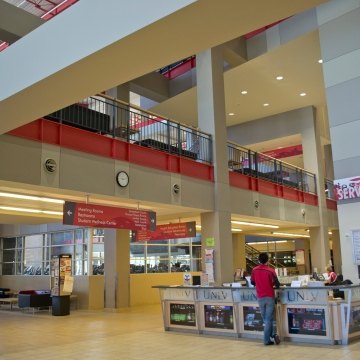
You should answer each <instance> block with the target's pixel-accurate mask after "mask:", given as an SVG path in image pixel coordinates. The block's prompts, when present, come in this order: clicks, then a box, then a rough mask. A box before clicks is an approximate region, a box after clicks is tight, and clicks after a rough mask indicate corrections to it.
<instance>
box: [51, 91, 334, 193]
mask: <svg viewBox="0 0 360 360" xmlns="http://www.w3.org/2000/svg"><path fill="white" fill-rule="evenodd" d="M46 118H48V119H50V120H55V121H59V122H61V123H64V124H68V125H71V126H75V127H79V128H83V129H85V130H88V131H93V132H97V133H100V134H103V135H105V136H112V137H115V138H120V139H123V140H124V141H127V142H130V143H133V144H137V145H140V146H145V147H149V148H154V149H157V150H160V151H165V152H169V153H171V154H175V155H178V156H182V157H187V158H189V159H192V160H196V161H201V162H205V163H208V164H211V163H212V138H211V135H209V134H206V133H204V132H202V131H200V130H198V129H196V128H193V127H190V126H186V125H183V124H181V123H178V122H176V121H173V120H170V119H166V118H164V117H162V116H159V115H157V114H155V113H152V112H149V111H146V110H143V109H141V108H139V107H137V106H135V105H130V104H127V103H125V102H122V101H120V100H117V99H114V98H111V97H108V96H106V95H97V96H94V97H90V98H87V99H85V100H83V101H81V102H79V103H77V104H73V105H70V106H68V107H66V108H64V109H61V110H58V111H56V112H54V113H52V114H50V115H48V116H47V117H46ZM228 166H229V169H231V170H232V171H236V172H239V173H241V174H244V175H248V176H253V177H256V178H260V179H264V180H268V181H271V182H275V183H278V184H281V185H284V186H288V187H291V188H295V189H298V190H301V191H303V192H307V193H313V194H316V181H315V180H316V179H315V175H314V174H312V173H310V172H308V171H305V170H303V169H301V168H298V167H296V166H293V165H290V164H287V163H285V162H283V161H280V160H277V159H274V158H272V157H270V156H267V155H264V154H261V153H257V152H254V151H252V150H249V149H246V148H244V147H241V146H239V145H237V144H233V143H230V142H228ZM325 187H326V186H325ZM327 189H329V190H328V191H329V192H330V191H331V192H330V193H332V194H333V187H332V186H330V184H329V185H328V187H327ZM330 189H331V190H330ZM330 193H329V194H330ZM328 197H329V196H328ZM330 198H331V197H330Z"/></svg>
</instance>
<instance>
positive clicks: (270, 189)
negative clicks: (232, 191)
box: [229, 171, 318, 206]
mask: <svg viewBox="0 0 360 360" xmlns="http://www.w3.org/2000/svg"><path fill="white" fill-rule="evenodd" d="M229 182H230V185H231V186H234V187H238V188H241V189H245V190H249V191H258V192H259V193H261V194H265V195H269V196H273V197H277V198H282V199H286V200H290V201H296V202H301V203H305V204H308V205H314V206H318V197H317V195H314V194H308V193H304V192H302V191H300V190H297V189H293V188H289V187H287V186H283V185H280V184H275V183H272V182H269V181H266V180H262V179H257V178H254V177H250V176H248V175H243V174H239V173H236V172H233V171H230V172H229Z"/></svg>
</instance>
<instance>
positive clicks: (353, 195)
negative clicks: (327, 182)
mask: <svg viewBox="0 0 360 360" xmlns="http://www.w3.org/2000/svg"><path fill="white" fill-rule="evenodd" d="M334 193H335V199H336V200H338V201H339V200H348V199H359V198H360V176H355V177H351V178H345V179H339V180H334Z"/></svg>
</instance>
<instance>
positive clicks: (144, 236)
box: [133, 221, 196, 241]
mask: <svg viewBox="0 0 360 360" xmlns="http://www.w3.org/2000/svg"><path fill="white" fill-rule="evenodd" d="M195 236H196V222H195V221H190V222H186V223H175V224H165V225H158V226H157V227H156V230H155V231H148V230H145V231H144V230H140V231H135V234H134V238H133V239H134V240H135V241H149V240H167V239H183V238H188V237H195Z"/></svg>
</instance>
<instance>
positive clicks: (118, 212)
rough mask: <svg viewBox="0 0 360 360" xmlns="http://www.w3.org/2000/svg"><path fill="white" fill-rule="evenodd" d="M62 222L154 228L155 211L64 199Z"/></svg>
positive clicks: (111, 226) (144, 228)
mask: <svg viewBox="0 0 360 360" xmlns="http://www.w3.org/2000/svg"><path fill="white" fill-rule="evenodd" d="M63 223H64V224H66V225H80V226H89V227H101V228H114V229H129V230H155V229H156V213H155V212H153V211H143V210H136V209H127V208H118V207H113V206H102V205H93V204H84V203H75V202H70V201H66V202H65V204H64V215H63Z"/></svg>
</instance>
